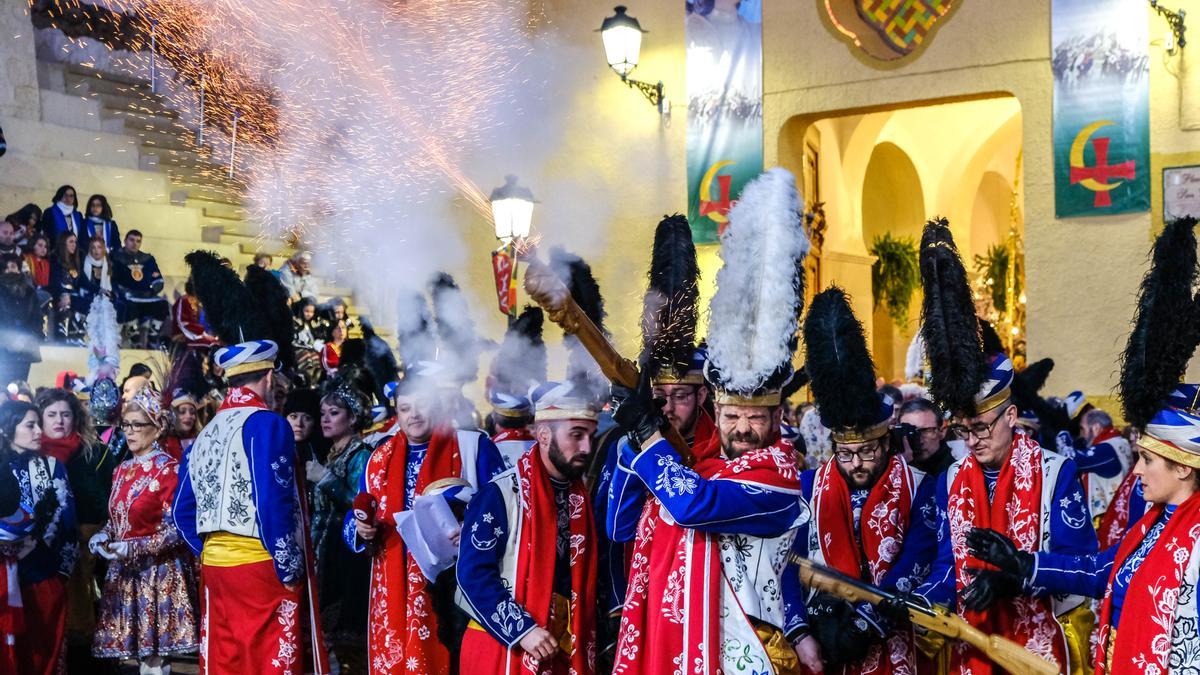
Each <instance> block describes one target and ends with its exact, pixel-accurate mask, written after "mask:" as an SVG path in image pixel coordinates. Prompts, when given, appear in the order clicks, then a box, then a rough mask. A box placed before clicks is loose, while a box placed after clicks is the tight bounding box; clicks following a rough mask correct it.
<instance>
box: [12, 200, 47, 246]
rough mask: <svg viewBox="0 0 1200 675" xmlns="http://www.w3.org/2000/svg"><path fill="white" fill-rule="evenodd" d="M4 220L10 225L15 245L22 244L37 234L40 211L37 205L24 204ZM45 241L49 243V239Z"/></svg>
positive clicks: (40, 217)
mask: <svg viewBox="0 0 1200 675" xmlns="http://www.w3.org/2000/svg"><path fill="white" fill-rule="evenodd" d="M5 220H7V221H8V222H10V223H12V226H13V231H14V232H16V240H17V243H19V244H20V243H24V242H27V241H29V238H30V237H32V236H33V235H34V233H35V232H37V230H38V223H40V222H42V209H41V207H39V206H38V205H37V204H26V205H25V206H22V207H21V210H19V211H17V212H15V213H10V214H8V216H7V217H5ZM46 241H47V242H49V241H50V238H49V237H47V238H46Z"/></svg>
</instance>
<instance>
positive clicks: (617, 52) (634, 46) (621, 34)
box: [600, 25, 642, 77]
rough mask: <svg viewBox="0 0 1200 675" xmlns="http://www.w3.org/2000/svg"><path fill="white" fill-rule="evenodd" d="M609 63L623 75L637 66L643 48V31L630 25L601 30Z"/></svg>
mask: <svg viewBox="0 0 1200 675" xmlns="http://www.w3.org/2000/svg"><path fill="white" fill-rule="evenodd" d="M600 37H601V38H603V39H604V55H605V56H606V57H607V58H608V65H609V67H610V68H612V69H613V70H615V71H617V74H618V75H620V76H621V77H625V76H627V75H629V73H630V71H632V70H633V69H634V68H637V64H638V56H639V54H640V53H641V50H642V31H641V30H640V29H638V28H635V27H634V26H630V25H615V26H609V27H608V28H606V29H604V30H602V31H601V32H600Z"/></svg>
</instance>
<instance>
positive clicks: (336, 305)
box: [318, 296, 355, 340]
mask: <svg viewBox="0 0 1200 675" xmlns="http://www.w3.org/2000/svg"><path fill="white" fill-rule="evenodd" d="M324 309H325V311H324V314H325V315H326V317H327V318H326V319H325V332H324V334H323V335H320V334H319V335H318V337H324V339H326V340H328V339H329V338H330V335H332V332H333V327H334V326H335V325H337V322H339V321H341V322H343V323H345V324H346V332H347V333H349V332H350V329H351V328H354V327H355V323H354V321H353V320H351V319H350V314H349V311H348V308H347V306H346V301H345V300H343V299H342V298H340V297H336V296H335V297H333V298H331V299H330V300H329V302H327V303H325V306H324Z"/></svg>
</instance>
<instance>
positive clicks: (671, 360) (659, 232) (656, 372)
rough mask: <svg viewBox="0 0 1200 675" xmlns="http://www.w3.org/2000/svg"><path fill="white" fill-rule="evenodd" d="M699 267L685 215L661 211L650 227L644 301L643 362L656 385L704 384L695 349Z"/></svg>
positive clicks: (700, 360) (700, 357)
mask: <svg viewBox="0 0 1200 675" xmlns="http://www.w3.org/2000/svg"><path fill="white" fill-rule="evenodd" d="M699 279H700V266H699V264H697V262H696V245H695V243H693V242H692V228H691V227H690V226H689V225H688V221H687V218H686V217H684V216H682V215H680V214H678V213H677V214H675V215H673V216H665V217H663V219H662V220H661V221H659V223H658V228H657V229H656V230H655V231H654V250H653V252H652V253H651V256H650V284H649V287H648V288H647V289H646V295H645V298H644V299H643V301H642V355H641V359H640V361H641V363H642V367H644V368H649V369H650V379H651V381H652V382H654V383H655V384H703V383H704V352H703V351H698V350H697V349H696V319H697V316H698V305H699V300H700V287H699V285H698V282H699Z"/></svg>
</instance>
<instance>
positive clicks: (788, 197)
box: [708, 168, 809, 392]
mask: <svg viewBox="0 0 1200 675" xmlns="http://www.w3.org/2000/svg"><path fill="white" fill-rule="evenodd" d="M800 208H801V203H800V195H799V192H798V190H797V189H796V180H795V178H794V177H793V176H792V174H791V172H789V171H788V170H787V169H781V168H775V169H771V170H769V171H767V172H765V173H763V174H762V175H760V176H759V177H757V178H755V179H754V180H753V181H751V182H750V183H749V184H747V185H746V187H745V189H744V190H742V195H741V199H740V200H739V201H738V202H737V204H735V205H734V207H733V208H732V209H731V210H730V212H729V227H728V228H727V229H726V230H725V233H724V234H723V235H722V237H721V251H720V255H721V261H722V265H721V270H720V271H719V272H717V291H716V294H715V295H713V299H712V302H711V303H710V304H709V321H708V356H709V359H710V360H711V361H712V364H713V366H714V367H716V368H717V369H718V370H719V371H720V374H721V380H722V385H723V386H724V387H725V388H726V389H728V390H730V391H740V392H750V391H753V390H755V389H757V388H759V387H761V386H762V385H763V384H764V383H766V381H767V379H768V378H769V377H770V376H771V375H772V374H774V373H775V372H777V370H778V368H779V367H780V365H781V364H783V363H785V362H788V361H790V360H791V358H792V346H791V340H792V338H793V336H794V335H795V334H796V329H797V327H798V321H799V317H798V313H799V312H798V307H799V301H800V300H801V298H800V297H799V295H800V293H802V292H803V282H804V280H803V278H802V276H801V275H802V274H803V270H802V268H801V266H800V261H801V260H802V259H803V258H804V256H805V255H807V254H808V249H809V241H808V237H807V235H805V233H804V227H803V225H802V224H801V223H800Z"/></svg>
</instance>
